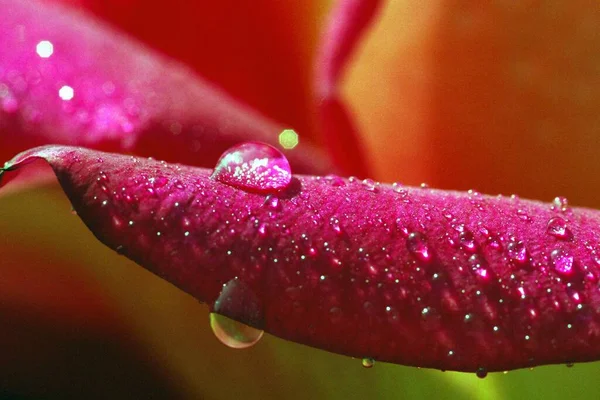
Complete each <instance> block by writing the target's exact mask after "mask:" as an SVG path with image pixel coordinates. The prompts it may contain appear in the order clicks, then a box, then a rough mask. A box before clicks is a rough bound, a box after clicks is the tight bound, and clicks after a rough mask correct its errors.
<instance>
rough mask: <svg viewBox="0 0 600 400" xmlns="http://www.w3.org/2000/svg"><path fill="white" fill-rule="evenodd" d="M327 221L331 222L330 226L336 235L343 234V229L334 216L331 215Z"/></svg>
mask: <svg viewBox="0 0 600 400" xmlns="http://www.w3.org/2000/svg"><path fill="white" fill-rule="evenodd" d="M329 222H330V224H331V228H332V229H333V231H334V232H335V234H336V235H338V236H341V235H343V234H344V230H343V229H342V225H340V221H339V219H337V218H336V217H331V219H330V220H329Z"/></svg>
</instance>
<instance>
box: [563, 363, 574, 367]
mask: <svg viewBox="0 0 600 400" xmlns="http://www.w3.org/2000/svg"><path fill="white" fill-rule="evenodd" d="M565 365H566V366H567V368H573V367H574V366H575V364H574V363H567V364H565Z"/></svg>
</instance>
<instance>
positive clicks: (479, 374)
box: [475, 367, 488, 379]
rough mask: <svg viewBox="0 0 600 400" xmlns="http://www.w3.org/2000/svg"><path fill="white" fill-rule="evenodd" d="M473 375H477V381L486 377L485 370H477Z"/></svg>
mask: <svg viewBox="0 0 600 400" xmlns="http://www.w3.org/2000/svg"><path fill="white" fill-rule="evenodd" d="M475 374H476V375H477V377H478V378H479V379H483V378H485V377H486V376H487V375H488V372H487V370H486V369H485V368H483V367H482V368H477V371H476V372H475Z"/></svg>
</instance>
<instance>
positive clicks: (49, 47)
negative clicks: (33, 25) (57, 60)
mask: <svg viewBox="0 0 600 400" xmlns="http://www.w3.org/2000/svg"><path fill="white" fill-rule="evenodd" d="M35 52H36V53H37V54H38V56H40V57H42V58H48V57H50V56H51V55H52V53H54V45H53V44H52V42H50V41H48V40H42V41H41V42H39V43H38V44H37V45H36V46H35Z"/></svg>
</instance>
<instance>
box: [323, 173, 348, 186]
mask: <svg viewBox="0 0 600 400" xmlns="http://www.w3.org/2000/svg"><path fill="white" fill-rule="evenodd" d="M324 179H325V181H326V182H328V183H329V184H330V185H331V186H334V187H340V186H344V185H346V181H344V180H343V179H342V178H341V177H339V176H338V175H327V176H326V177H325V178H324Z"/></svg>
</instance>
